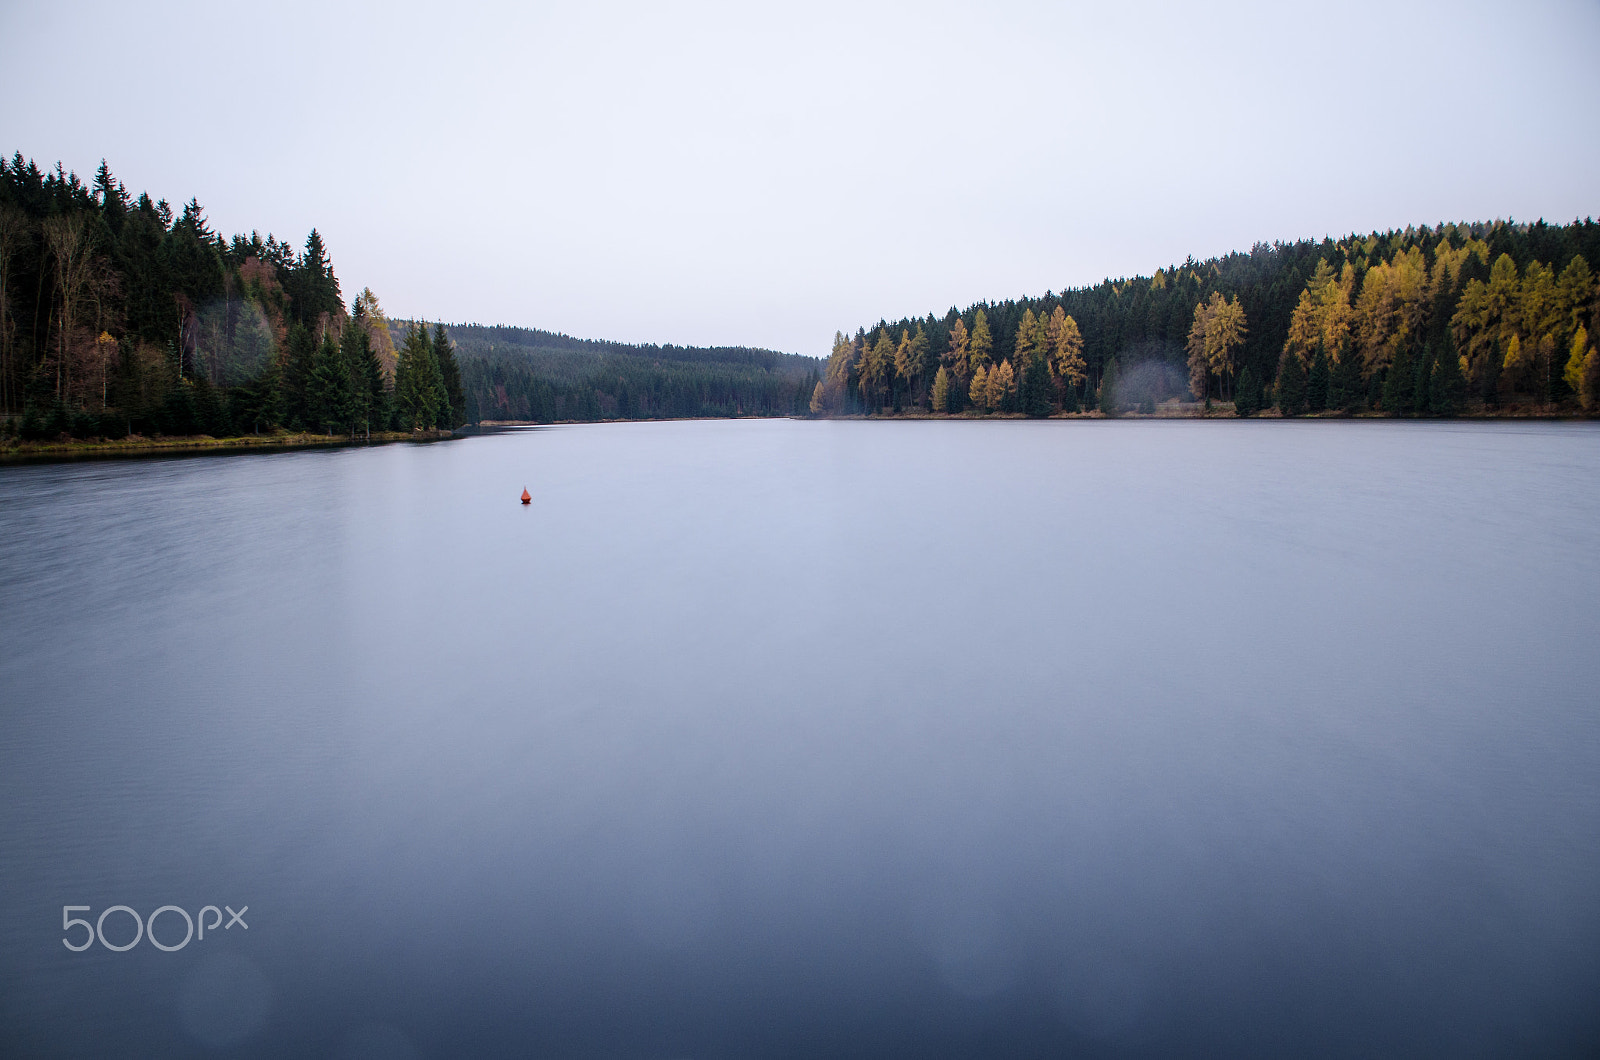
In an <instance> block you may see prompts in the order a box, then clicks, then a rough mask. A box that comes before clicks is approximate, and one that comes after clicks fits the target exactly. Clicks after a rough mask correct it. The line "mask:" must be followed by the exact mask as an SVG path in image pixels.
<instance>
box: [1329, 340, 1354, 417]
mask: <svg viewBox="0 0 1600 1060" xmlns="http://www.w3.org/2000/svg"><path fill="white" fill-rule="evenodd" d="M1361 394H1362V387H1361V358H1360V357H1359V356H1358V355H1357V354H1356V351H1355V350H1353V349H1351V348H1350V344H1349V343H1348V342H1346V343H1344V344H1342V345H1341V346H1340V347H1339V359H1338V361H1337V362H1336V363H1335V364H1334V366H1333V369H1332V370H1331V371H1330V372H1329V374H1328V407H1329V408H1331V409H1338V410H1339V411H1340V412H1350V411H1352V410H1353V409H1355V408H1356V407H1357V406H1359V405H1360V404H1361Z"/></svg>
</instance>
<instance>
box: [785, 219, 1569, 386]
mask: <svg viewBox="0 0 1600 1060" xmlns="http://www.w3.org/2000/svg"><path fill="white" fill-rule="evenodd" d="M1597 255H1600V224H1596V223H1595V222H1594V221H1593V220H1592V219H1585V220H1581V221H1574V222H1573V223H1572V224H1569V225H1550V224H1546V223H1545V222H1543V221H1539V222H1537V223H1535V224H1516V223H1513V222H1510V221H1495V222H1489V223H1476V224H1441V225H1438V226H1435V227H1429V226H1426V225H1424V226H1420V227H1408V228H1406V229H1405V230H1403V231H1399V230H1395V231H1389V232H1383V233H1376V232H1375V233H1372V234H1370V235H1365V236H1362V235H1351V236H1347V237H1345V238H1343V239H1339V240H1334V239H1332V238H1328V239H1324V240H1322V241H1320V242H1318V241H1312V240H1305V241H1300V242H1296V243H1275V244H1271V245H1268V244H1257V245H1256V246H1255V247H1254V248H1252V249H1251V250H1250V252H1249V253H1238V252H1236V253H1233V254H1229V255H1227V256H1225V257H1220V258H1213V259H1210V260H1207V261H1203V262H1197V261H1195V260H1193V259H1192V258H1191V259H1189V260H1187V261H1185V262H1184V263H1183V264H1182V265H1175V266H1172V267H1169V268H1166V269H1158V270H1157V271H1156V272H1155V273H1153V274H1152V275H1150V276H1136V277H1133V278H1131V279H1127V278H1125V279H1119V280H1109V279H1108V280H1105V281H1103V282H1101V283H1099V284H1096V285H1094V286H1092V287H1085V288H1077V289H1071V290H1067V291H1063V292H1062V293H1060V294H1055V293H1052V292H1046V293H1045V295H1044V296H1043V297H1042V298H1021V299H1016V300H1011V301H1005V302H999V303H989V302H980V303H977V304H975V305H972V306H969V307H968V308H967V309H966V310H958V309H956V308H955V307H951V308H950V309H949V310H948V311H947V312H946V313H945V314H944V315H943V316H936V315H935V314H933V313H929V314H927V315H926V316H925V317H921V318H910V317H908V318H903V319H900V320H897V321H893V322H890V321H887V320H880V321H878V323H877V324H876V325H873V326H872V327H870V328H867V327H861V328H858V329H857V330H856V332H855V334H854V336H847V335H846V334H845V333H843V332H839V333H836V334H835V337H834V344H833V350H832V352H831V355H830V356H829V358H828V362H827V367H826V369H825V371H824V373H823V376H822V378H821V379H820V380H819V381H818V382H817V384H816V386H815V387H814V388H813V392H812V396H811V399H810V401H809V403H808V404H809V407H810V409H811V411H812V412H814V413H819V414H868V415H882V414H893V413H897V412H904V411H912V410H922V411H931V412H937V413H960V412H965V413H967V414H986V413H1013V414H1024V415H1029V416H1048V415H1053V414H1059V413H1064V412H1065V413H1072V412H1079V411H1088V410H1090V409H1096V408H1098V409H1099V410H1100V411H1101V412H1103V413H1105V414H1108V415H1116V414H1118V413H1119V412H1122V411H1125V410H1127V409H1130V408H1142V409H1143V410H1145V411H1154V405H1155V403H1156V402H1158V401H1161V400H1163V399H1166V398H1174V397H1185V398H1191V399H1192V400H1194V401H1196V402H1204V403H1205V404H1206V405H1207V406H1210V405H1211V403H1212V402H1213V401H1217V402H1224V403H1228V402H1231V403H1232V406H1233V409H1234V411H1235V412H1236V413H1237V414H1238V415H1246V416H1248V415H1253V414H1255V413H1257V412H1260V411H1262V410H1264V409H1266V408H1272V407H1276V408H1277V409H1278V410H1279V411H1281V412H1282V413H1283V414H1285V415H1300V414H1304V413H1313V412H1325V411H1341V412H1358V411H1371V412H1381V413H1385V414H1390V415H1458V414H1461V413H1464V412H1477V413H1482V412H1493V411H1496V410H1509V409H1520V410H1548V411H1556V412H1559V411H1563V410H1568V411H1577V410H1578V409H1580V408H1581V409H1583V410H1586V411H1594V410H1595V409H1596V408H1597V407H1600V356H1597V354H1596V341H1595V339H1596V333H1597V330H1600V283H1597V281H1596V277H1595V274H1594V272H1593V271H1592V269H1591V266H1590V264H1589V262H1591V261H1595V260H1600V259H1597Z"/></svg>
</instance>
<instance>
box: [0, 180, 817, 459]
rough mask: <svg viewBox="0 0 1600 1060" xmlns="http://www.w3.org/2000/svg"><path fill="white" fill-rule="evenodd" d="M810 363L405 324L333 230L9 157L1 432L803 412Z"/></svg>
mask: <svg viewBox="0 0 1600 1060" xmlns="http://www.w3.org/2000/svg"><path fill="white" fill-rule="evenodd" d="M820 374H821V373H820V362H818V361H817V360H816V359H815V358H810V357H800V356H797V355H793V354H778V353H772V352H770V351H764V350H751V349H743V348H734V349H695V348H684V347H674V346H659V347H658V346H626V345H622V344H617V343H605V342H592V341H587V340H580V339H573V338H570V337H568V336H564V335H556V334H552V333H549V332H541V331H533V330H528V329H521V328H488V327H478V326H474V325H465V326H445V325H443V324H438V323H435V324H433V325H431V326H430V325H428V324H427V323H425V322H421V321H391V320H389V319H388V318H387V316H386V315H385V314H384V311H383V308H382V306H381V304H380V303H379V301H378V298H377V296H376V295H375V294H373V292H372V291H371V290H370V289H366V288H364V289H362V290H361V291H360V292H359V293H358V294H356V295H355V297H353V298H352V299H350V301H349V304H348V305H346V304H345V298H344V295H343V293H342V291H341V285H340V282H339V279H338V277H337V275H336V274H335V271H334V267H333V262H332V260H331V258H330V256H329V252H328V248H327V246H326V245H325V244H324V242H323V239H322V236H321V235H320V234H319V233H318V232H317V231H316V230H315V229H313V230H312V232H311V233H310V234H309V235H308V236H307V237H306V239H305V242H304V244H303V245H302V246H301V247H300V248H298V249H297V248H296V247H294V246H293V245H291V244H289V243H288V242H281V241H279V240H278V239H276V238H275V237H274V236H272V235H270V234H269V235H267V236H266V237H265V238H263V237H262V236H261V235H260V234H259V233H257V232H252V233H250V234H249V235H248V236H245V235H233V236H231V237H227V238H225V237H224V236H223V235H222V234H221V233H219V232H215V231H213V230H212V229H211V228H210V226H209V225H208V223H207V221H206V218H205V213H204V211H203V209H202V208H201V206H200V204H199V203H198V202H197V201H196V200H195V199H193V198H191V199H190V200H189V202H188V203H187V204H185V205H184V206H182V207H180V208H178V209H174V208H173V207H172V206H171V205H170V204H169V203H168V202H167V200H165V199H156V200H152V199H151V197H150V196H149V194H147V193H145V194H140V195H138V196H137V197H134V196H133V195H131V194H130V193H129V192H128V190H127V188H126V187H125V186H124V185H123V184H122V182H121V181H119V180H117V179H116V177H115V176H114V175H113V174H112V172H111V170H110V168H109V166H108V165H107V164H106V163H105V162H103V161H102V162H101V164H100V167H99V170H98V172H96V174H95V175H94V177H93V179H92V180H91V181H89V182H88V183H85V182H83V181H82V180H80V179H79V177H78V176H77V175H76V174H75V173H70V172H65V171H64V170H63V168H62V166H61V165H60V164H59V163H58V164H57V165H56V167H55V169H54V170H53V171H44V170H41V169H40V168H39V167H38V166H37V165H36V164H35V163H34V162H33V161H31V160H26V159H24V158H23V156H22V155H21V153H20V152H19V153H17V154H15V155H13V157H12V158H11V159H10V160H6V159H4V158H0V439H5V440H7V441H15V440H17V439H20V440H22V441H39V440H64V439H68V438H100V439H120V438H126V437H129V436H140V437H154V436H169V437H175V436H194V435H207V436H211V437H219V438H220V437H227V436H238V435H247V434H255V435H259V434H273V433H275V432H285V431H295V432H310V433H314V434H319V435H331V436H345V437H350V438H356V437H361V438H370V437H372V436H373V435H374V434H380V433H386V432H416V431H441V430H449V429H452V428H455V427H458V426H460V425H462V424H466V423H475V422H477V421H479V420H480V419H491V420H495V419H498V420H527V421H537V422H556V421H561V420H600V419H612V418H624V419H626V418H635V417H652V418H654V417H676V416H737V415H787V414H793V413H799V412H804V411H805V408H806V404H807V402H808V400H809V398H810V395H811V393H812V391H813V389H814V387H815V383H816V381H817V380H818V379H819V378H820Z"/></svg>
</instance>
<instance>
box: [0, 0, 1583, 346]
mask: <svg viewBox="0 0 1600 1060" xmlns="http://www.w3.org/2000/svg"><path fill="white" fill-rule="evenodd" d="M1597 47H1600V3H1597V2H1595V0H1584V2H1579V0H1569V2H1546V3H1540V2H1522V3H1516V4H1510V3H1495V4H1477V3H1465V2H1461V0H1454V2H1449V3H1407V2H1397V0H1386V2H1381V3H1348V2H1346V3H1340V4H1328V3H1323V4H1318V5H1300V4H1292V3H1281V2H1280V3H1269V4H1228V5H1222V4H1219V5H1214V6H1213V5H1205V4H1196V3H1170V4H1168V3H1159V2H1147V3H1140V4H1130V5H1116V4H1107V3H1104V2H1096V3H1084V4H1079V3H1053V4H1052V3H1031V4H1030V3H1011V4H1005V3H987V4H983V5H981V6H980V5H977V4H938V3H919V4H903V5H902V4H870V3H860V2H852V3H846V4H839V5H829V4H819V3H804V4H754V3H751V4H728V5H722V4H701V3H644V4H604V3H565V4H538V3H517V4H504V5H490V4H472V3H466V2H462V3H429V4H425V5H408V4H402V3H373V4H356V3H345V2H341V0H320V2H315V3H298V2H274V3H257V4H251V5H242V4H224V3H218V2H214V0H212V2H205V3H194V4H186V3H158V2H151V3H143V4H140V3H128V2H126V0H123V2H118V3H101V2H87V3H73V4H62V3H59V2H52V3H33V2H25V3H24V2H18V0H0V71H3V72H0V85H3V87H0V150H4V151H5V153H6V154H7V155H9V154H10V153H11V152H12V151H15V150H21V151H22V152H23V154H24V155H26V156H28V157H31V158H33V159H35V160H37V161H38V162H39V164H40V165H41V166H45V165H53V164H54V163H55V162H56V161H57V160H60V161H61V162H62V163H64V164H65V165H66V166H67V167H68V168H69V169H74V170H76V171H77V172H78V173H79V174H80V176H83V177H84V178H86V179H87V178H88V177H89V176H90V175H91V174H92V173H93V171H94V169H95V167H96V166H97V165H98V164H99V161H100V159H101V158H102V157H104V158H105V159H106V160H107V161H108V162H109V163H110V165H111V168H112V170H113V171H114V172H115V173H116V174H117V176H118V177H120V178H121V179H122V180H123V181H124V182H125V183H126V184H127V185H128V187H129V189H130V190H132V191H134V192H135V193H137V192H138V191H141V190H148V191H149V192H150V193H151V195H152V196H155V197H158V198H159V197H165V198H167V199H169V200H171V201H172V202H174V203H179V202H182V201H186V200H187V199H188V198H189V197H191V196H194V197H196V198H198V199H199V200H200V203H201V205H202V206H204V207H205V209H206V212H207V215H208V217H209V218H210V220H211V222H212V225H213V227H214V228H217V229H220V230H221V231H222V232H224V233H226V234H231V233H233V232H236V231H245V232H248V231H249V230H251V229H260V230H261V231H262V233H263V234H265V233H266V232H267V231H269V230H270V231H271V232H273V233H275V234H276V235H278V236H279V237H280V238H286V239H289V240H290V241H291V242H293V243H295V244H296V245H300V244H302V243H303V242H304V240H305V236H306V233H307V232H308V231H309V230H310V229H311V228H312V226H316V227H317V228H318V229H319V230H320V231H321V232H322V233H323V235H324V237H325V238H326V241H327V243H328V247H329V250H330V252H331V254H332V255H333V260H334V265H335V268H336V270H337V272H338V275H339V278H340V281H341V283H342V284H343V288H344V292H345V295H346V298H347V300H348V298H349V297H351V296H352V295H354V294H355V293H356V292H357V291H359V290H360V289H361V288H362V287H364V286H370V287H372V288H373V290H374V291H376V292H377V294H378V296H379V297H380V299H381V300H382V302H383V305H384V307H385V308H386V309H387V310H388V311H389V312H390V314H391V315H397V316H417V317H425V318H429V319H444V320H446V321H452V322H459V321H478V322H486V323H508V324H522V325H528V326H533V327H541V328H548V329H551V330H556V331H564V332H567V333H569V334H573V335H578V336H583V337H589V338H609V339H619V340H624V341H635V342H676V343H683V344H747V345H756V346H766V347H771V348H776V349H783V350H791V351H796V352H803V353H810V354H819V355H825V354H826V353H827V350H828V347H829V345H830V342H831V339H832V336H833V333H834V331H835V330H836V329H844V330H854V328H855V327H857V326H858V325H862V324H871V323H872V322H874V321H876V320H877V319H878V318H879V317H889V318H891V319H892V318H895V317H898V316H902V315H905V314H908V313H917V314H920V313H925V312H927V311H929V310H935V311H942V310H943V309H945V308H947V307H949V306H951V305H961V306H966V305H968V304H970V303H971V302H974V301H976V300H979V299H983V298H991V299H1001V298H1007V297H1014V296H1018V295H1023V294H1042V293H1043V292H1044V291H1045V290H1046V289H1054V290H1061V289H1062V288H1064V287H1069V286H1080V285H1084V284H1089V283H1093V282H1095V281H1097V280H1099V279H1101V278H1104V277H1106V276H1122V275H1132V274H1135V273H1148V272H1150V271H1151V270H1153V269H1155V268H1158V267H1161V266H1164V265H1167V264H1171V263H1173V262H1175V261H1176V262H1181V261H1182V260H1183V259H1184V257H1185V256H1187V255H1190V254H1192V255H1194V256H1195V257H1197V258H1203V257H1208V256H1211V255H1215V254H1221V253H1226V252H1227V251H1229V250H1234V249H1248V248H1249V247H1250V245H1251V244H1252V243H1254V242H1256V241H1261V240H1265V241H1272V240H1292V239H1296V238H1302V237H1315V238H1320V237H1322V236H1323V235H1327V234H1332V235H1335V236H1337V235H1341V234H1345V233H1348V232H1351V231H1363V232H1365V231H1370V230H1373V229H1384V228H1389V227H1404V226H1405V225H1407V224H1412V223H1424V222H1429V223H1431V222H1437V221H1439V220H1441V219H1445V220H1458V219H1470V220H1478V219H1491V218H1495V217H1507V216H1511V217H1515V218H1516V219H1518V220H1533V219H1536V218H1538V217H1541V216H1543V217H1545V218H1548V219H1551V220H1559V221H1568V220H1571V219H1572V218H1574V217H1577V216H1588V215H1591V214H1597V213H1600V60H1597Z"/></svg>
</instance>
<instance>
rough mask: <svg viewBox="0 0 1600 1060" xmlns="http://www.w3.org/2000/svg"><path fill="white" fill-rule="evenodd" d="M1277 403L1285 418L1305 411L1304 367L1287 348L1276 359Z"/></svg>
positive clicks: (1291, 350) (1297, 357)
mask: <svg viewBox="0 0 1600 1060" xmlns="http://www.w3.org/2000/svg"><path fill="white" fill-rule="evenodd" d="M1277 401H1278V409H1279V411H1281V412H1282V413H1283V414H1284V415H1285V416H1299V415H1300V414H1302V413H1303V412H1305V411H1306V366H1305V363H1304V362H1302V361H1301V360H1300V355H1299V354H1298V353H1296V352H1295V351H1294V350H1293V349H1290V348H1288V347H1287V346H1286V347H1285V348H1284V351H1283V355H1282V356H1281V357H1280V358H1279V359H1278V386H1277Z"/></svg>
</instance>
